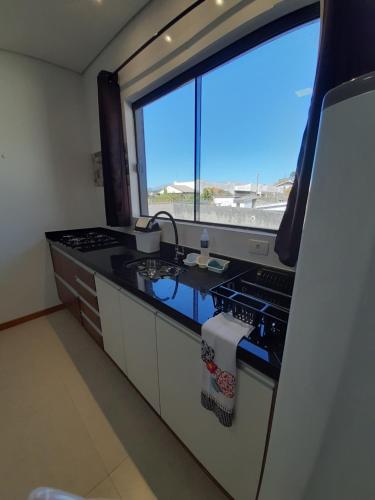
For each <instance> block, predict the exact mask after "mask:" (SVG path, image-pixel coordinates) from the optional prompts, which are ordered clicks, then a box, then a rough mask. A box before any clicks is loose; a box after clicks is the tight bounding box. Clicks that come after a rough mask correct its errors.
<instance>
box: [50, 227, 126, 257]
mask: <svg viewBox="0 0 375 500" xmlns="http://www.w3.org/2000/svg"><path fill="white" fill-rule="evenodd" d="M56 241H58V242H59V243H61V244H62V245H65V246H67V247H70V248H74V249H75V250H78V251H79V252H90V251H93V250H100V249H102V248H111V247H117V246H120V245H121V242H120V241H119V239H118V238H116V237H115V236H114V235H112V234H108V233H106V232H105V231H100V230H87V231H85V230H75V231H72V232H71V233H70V232H68V233H65V234H62V235H61V236H60V237H59V238H58V239H57V240H56Z"/></svg>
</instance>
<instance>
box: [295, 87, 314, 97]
mask: <svg viewBox="0 0 375 500" xmlns="http://www.w3.org/2000/svg"><path fill="white" fill-rule="evenodd" d="M312 91H313V89H312V88H311V87H306V88H305V89H299V90H296V91H295V94H296V96H297V97H305V96H306V95H311V94H312Z"/></svg>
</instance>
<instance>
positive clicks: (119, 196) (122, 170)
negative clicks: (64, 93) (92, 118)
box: [98, 71, 131, 226]
mask: <svg viewBox="0 0 375 500" xmlns="http://www.w3.org/2000/svg"><path fill="white" fill-rule="evenodd" d="M98 101H99V122H100V140H101V148H102V163H103V181H104V198H105V212H106V217H107V224H108V225H109V226H129V225H130V223H131V213H130V194H129V168H128V162H127V155H126V151H125V143H124V131H123V126H122V111H121V98H120V87H119V85H118V83H117V75H116V74H115V75H114V74H112V73H110V72H108V71H101V72H100V73H99V75H98Z"/></svg>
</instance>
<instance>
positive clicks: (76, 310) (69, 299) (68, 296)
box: [56, 278, 81, 321]
mask: <svg viewBox="0 0 375 500" xmlns="http://www.w3.org/2000/svg"><path fill="white" fill-rule="evenodd" d="M56 288H57V293H58V295H59V297H60V300H61V302H62V303H63V304H65V305H66V307H67V308H68V309H69V311H70V312H71V313H72V314H73V316H75V317H76V318H77V319H78V321H81V311H80V307H79V299H78V297H76V296H75V295H74V294H73V293H72V292H71V291H70V290H69V289H68V288H67V287H66V286H65V285H64V284H63V283H62V282H61V281H60V280H59V279H57V278H56Z"/></svg>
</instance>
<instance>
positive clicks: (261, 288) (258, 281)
mask: <svg viewBox="0 0 375 500" xmlns="http://www.w3.org/2000/svg"><path fill="white" fill-rule="evenodd" d="M293 284H294V274H293V273H290V272H288V271H285V272H284V271H278V270H274V269H272V268H265V267H254V268H253V269H252V270H251V271H247V272H245V273H243V274H241V275H239V276H237V277H235V278H232V279H231V280H228V281H226V282H224V283H222V284H220V285H218V286H215V287H214V288H212V289H211V290H210V292H211V294H212V297H213V301H214V306H215V309H216V312H217V313H220V312H226V313H229V312H231V313H232V314H233V316H234V317H235V318H237V319H239V320H241V321H244V322H245V323H248V324H249V325H252V326H254V327H256V328H255V330H254V333H253V334H252V335H253V336H254V337H256V338H257V339H258V340H262V342H263V344H269V343H270V342H271V341H275V340H283V339H284V338H285V333H286V328H287V324H288V318H289V309H290V303H291V298H292V297H291V295H292V290H293ZM258 343H259V342H258Z"/></svg>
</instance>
